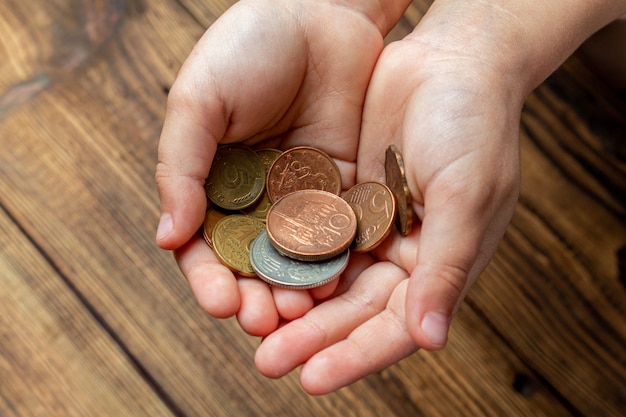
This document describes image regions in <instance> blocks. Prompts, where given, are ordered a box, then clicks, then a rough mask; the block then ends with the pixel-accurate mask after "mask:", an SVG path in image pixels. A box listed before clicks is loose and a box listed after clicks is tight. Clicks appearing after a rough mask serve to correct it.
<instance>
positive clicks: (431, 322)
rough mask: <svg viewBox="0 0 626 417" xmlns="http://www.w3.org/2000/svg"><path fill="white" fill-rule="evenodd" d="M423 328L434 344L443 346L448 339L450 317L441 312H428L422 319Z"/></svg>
mask: <svg viewBox="0 0 626 417" xmlns="http://www.w3.org/2000/svg"><path fill="white" fill-rule="evenodd" d="M422 330H423V331H424V333H426V335H427V336H428V338H429V339H430V341H431V342H433V344H435V345H437V346H443V345H445V344H446V341H447V339H448V318H447V317H446V316H444V315H443V314H440V313H434V312H432V311H431V312H428V313H426V314H425V315H424V318H423V319H422Z"/></svg>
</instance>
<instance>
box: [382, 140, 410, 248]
mask: <svg viewBox="0 0 626 417" xmlns="http://www.w3.org/2000/svg"><path fill="white" fill-rule="evenodd" d="M385 182H386V183H387V185H388V186H389V188H390V189H391V191H392V192H393V195H394V196H395V198H396V204H397V206H398V216H397V218H396V227H397V228H398V231H399V232H400V234H401V235H402V236H406V235H408V234H409V233H410V232H411V228H412V227H413V208H412V207H411V191H409V185H408V184H407V182H406V171H405V169H404V161H403V160H402V154H400V151H399V150H398V148H397V147H396V145H390V146H389V147H388V148H387V152H385Z"/></svg>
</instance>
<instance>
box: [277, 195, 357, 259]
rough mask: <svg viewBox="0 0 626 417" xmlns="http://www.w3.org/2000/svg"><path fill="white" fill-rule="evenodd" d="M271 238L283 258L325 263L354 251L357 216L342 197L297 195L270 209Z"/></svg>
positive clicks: (286, 197)
mask: <svg viewBox="0 0 626 417" xmlns="http://www.w3.org/2000/svg"><path fill="white" fill-rule="evenodd" d="M267 234H268V236H269V239H270V241H271V242H272V244H274V247H275V248H276V250H278V252H279V253H281V254H282V255H285V256H289V257H290V258H294V259H298V260H300V261H321V260H324V259H330V258H332V257H335V256H337V255H339V254H340V253H341V252H343V251H344V250H346V249H348V248H349V247H350V244H351V243H352V241H353V240H354V236H355V234H356V215H355V214H354V210H352V208H351V207H350V205H349V204H348V203H347V202H346V201H345V200H344V199H342V198H341V197H339V196H338V195H335V194H332V193H329V192H327V191H321V190H301V191H296V192H293V193H291V194H287V195H286V196H284V197H283V198H281V199H280V200H278V201H277V202H275V203H274V205H273V206H272V207H271V208H270V210H269V211H268V213H267Z"/></svg>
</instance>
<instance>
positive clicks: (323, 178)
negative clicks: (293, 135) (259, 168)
mask: <svg viewBox="0 0 626 417" xmlns="http://www.w3.org/2000/svg"><path fill="white" fill-rule="evenodd" d="M298 190H323V191H328V192H331V193H333V194H339V193H340V192H341V173H340V172H339V168H338V167H337V164H336V163H335V161H333V159H332V158H331V157H330V156H328V155H327V154H326V153H324V152H323V151H321V150H319V149H316V148H312V147H308V146H299V147H295V148H291V149H288V150H286V151H285V152H283V153H282V154H281V155H280V156H279V157H278V158H277V159H276V161H274V163H273V164H272V166H271V168H270V171H269V173H268V174H267V193H268V194H269V196H270V200H271V201H272V202H273V203H275V202H276V201H278V200H279V199H280V198H281V197H283V196H285V195H287V194H289V193H291V192H294V191H298Z"/></svg>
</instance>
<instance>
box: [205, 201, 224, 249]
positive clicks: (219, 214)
mask: <svg viewBox="0 0 626 417" xmlns="http://www.w3.org/2000/svg"><path fill="white" fill-rule="evenodd" d="M228 215H229V213H228V212H226V211H223V210H221V209H219V208H217V207H215V206H211V207H209V209H208V210H207V212H206V215H205V216H204V226H203V227H202V236H204V240H205V241H206V243H207V244H208V245H209V247H210V248H211V249H213V241H212V240H211V239H212V236H213V229H215V225H216V224H217V222H219V221H220V220H222V219H223V218H224V217H226V216H228Z"/></svg>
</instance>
